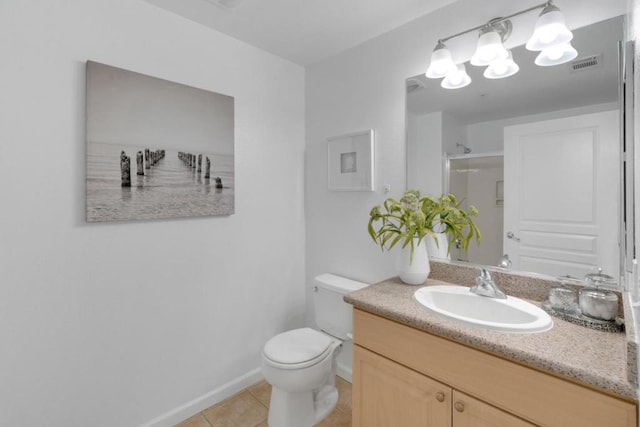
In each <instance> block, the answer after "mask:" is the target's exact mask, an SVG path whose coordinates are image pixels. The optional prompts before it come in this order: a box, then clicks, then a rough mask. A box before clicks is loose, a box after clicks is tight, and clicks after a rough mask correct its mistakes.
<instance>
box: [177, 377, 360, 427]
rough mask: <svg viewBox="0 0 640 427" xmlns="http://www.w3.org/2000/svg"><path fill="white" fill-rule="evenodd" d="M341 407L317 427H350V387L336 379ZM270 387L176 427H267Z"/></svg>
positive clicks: (241, 395) (249, 391) (246, 393)
mask: <svg viewBox="0 0 640 427" xmlns="http://www.w3.org/2000/svg"><path fill="white" fill-rule="evenodd" d="M336 387H337V388H338V393H339V396H340V397H339V398H338V404H337V405H336V408H335V409H334V410H333V412H332V413H331V414H330V415H329V416H328V417H327V418H325V419H324V420H323V421H322V422H321V423H320V424H318V426H317V427H351V384H350V383H348V382H347V381H345V380H343V379H342V378H340V377H336ZM270 398H271V386H270V385H269V383H267V382H266V381H260V382H259V383H256V384H254V385H252V386H250V387H247V388H246V389H244V390H242V391H241V392H239V393H237V394H235V395H233V396H231V397H230V398H228V399H226V400H223V401H222V402H220V403H217V404H215V405H213V406H212V407H210V408H207V409H205V410H204V411H202V412H200V413H199V414H196V415H194V416H193V417H191V418H189V419H187V420H184V421H183V422H181V423H180V424H178V425H177V426H176V427H267V415H268V413H269V399H270Z"/></svg>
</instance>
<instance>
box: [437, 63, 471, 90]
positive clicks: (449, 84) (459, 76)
mask: <svg viewBox="0 0 640 427" xmlns="http://www.w3.org/2000/svg"><path fill="white" fill-rule="evenodd" d="M469 83H471V77H469V75H468V74H467V68H466V67H465V66H464V64H458V65H457V66H456V69H455V70H453V71H450V72H449V73H448V74H447V76H446V77H445V78H444V79H442V83H440V86H442V87H443V88H445V89H460V88H461V87H465V86H468V85H469Z"/></svg>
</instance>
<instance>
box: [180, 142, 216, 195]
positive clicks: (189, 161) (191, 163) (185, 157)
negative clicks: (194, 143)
mask: <svg viewBox="0 0 640 427" xmlns="http://www.w3.org/2000/svg"><path fill="white" fill-rule="evenodd" d="M202 157H203V156H202V154H198V155H195V154H192V153H185V152H183V151H180V152H178V158H179V159H180V160H182V162H183V163H184V164H185V166H187V167H189V168H192V169H194V168H195V169H196V172H197V173H198V174H201V173H202ZM204 163H205V165H204V179H205V183H206V185H209V180H210V179H211V159H209V157H208V156H206V157H205V158H204ZM198 176H200V175H198ZM214 182H215V184H214V186H215V188H216V190H222V189H223V188H224V185H223V184H222V178H220V177H219V176H218V177H216V178H215V179H214Z"/></svg>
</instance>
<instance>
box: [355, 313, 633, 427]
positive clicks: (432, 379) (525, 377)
mask: <svg viewBox="0 0 640 427" xmlns="http://www.w3.org/2000/svg"><path fill="white" fill-rule="evenodd" d="M353 331H354V332H353V336H354V344H355V345H354V352H353V355H354V356H353V425H354V427H375V426H385V427H388V426H398V427H400V426H401V427H410V426H426V427H526V426H536V425H538V426H549V427H603V426H607V427H637V425H638V424H637V402H635V401H629V400H626V399H622V398H618V397H616V396H612V395H610V394H606V393H602V392H599V391H597V390H594V389H591V388H588V387H585V386H582V385H580V384H577V383H574V382H571V381H568V380H564V379H562V378H559V377H556V376H554V375H550V374H548V373H545V372H541V371H538V370H536V369H533V368H530V367H527V366H524V365H521V364H519V363H516V362H512V361H509V360H506V359H502V358H500V357H498V356H495V355H492V354H489V353H486V352H483V351H480V350H477V349H474V348H471V347H468V346H465V345H462V344H459V343H457V342H454V341H451V340H448V339H445V338H442V337H438V336H435V335H432V334H429V333H427V332H424V331H421V330H418V329H414V328H412V327H409V326H406V325H403V324H400V323H397V322H394V321H391V320H388V319H385V318H383V317H380V316H377V315H374V314H371V313H368V312H365V311H362V310H359V309H354V319H353ZM442 396H444V397H442Z"/></svg>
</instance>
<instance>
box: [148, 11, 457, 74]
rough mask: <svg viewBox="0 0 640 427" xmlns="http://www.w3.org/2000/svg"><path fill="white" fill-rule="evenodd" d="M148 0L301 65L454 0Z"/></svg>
mask: <svg viewBox="0 0 640 427" xmlns="http://www.w3.org/2000/svg"><path fill="white" fill-rule="evenodd" d="M147 1H148V2H149V3H152V4H154V5H156V6H159V7H161V8H164V9H166V10H169V11H171V12H174V13H176V14H178V15H182V16H184V17H185V18H187V19H190V20H192V21H195V22H198V23H200V24H203V25H206V26H208V27H211V28H213V29H215V30H217V31H220V32H222V33H225V34H228V35H230V36H232V37H234V38H236V39H238V40H242V41H244V42H246V43H248V44H251V45H253V46H256V47H259V48H261V49H264V50H266V51H268V52H271V53H273V54H275V55H278V56H280V57H283V58H286V59H288V60H290V61H292V62H295V63H297V64H300V65H303V66H306V65H310V64H313V63H316V62H319V61H321V60H323V59H325V58H327V57H330V56H333V55H335V54H337V53H340V52H342V51H345V50H347V49H350V48H352V47H354V46H357V45H359V44H361V43H363V42H365V41H367V40H369V39H372V38H374V37H377V36H379V35H381V34H384V33H386V32H388V31H391V30H392V29H394V28H397V27H399V26H401V25H403V24H405V23H407V22H409V21H412V20H414V19H416V18H418V17H420V16H423V15H425V14H427V13H429V12H432V11H434V10H436V9H439V8H441V7H443V6H446V5H448V4H450V3H453V2H454V1H455V0H217V1H218V2H220V3H221V4H222V5H223V6H220V5H217V4H216V0H147ZM225 6H226V7H225Z"/></svg>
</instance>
